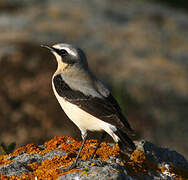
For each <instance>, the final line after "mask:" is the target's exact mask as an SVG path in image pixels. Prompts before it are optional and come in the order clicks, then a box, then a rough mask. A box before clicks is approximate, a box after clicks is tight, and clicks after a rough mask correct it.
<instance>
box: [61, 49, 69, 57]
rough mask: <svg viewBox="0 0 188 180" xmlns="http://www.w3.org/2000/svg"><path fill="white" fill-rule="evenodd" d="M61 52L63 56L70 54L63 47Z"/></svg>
mask: <svg viewBox="0 0 188 180" xmlns="http://www.w3.org/2000/svg"><path fill="white" fill-rule="evenodd" d="M59 54H60V55H61V56H65V55H67V54H68V52H67V51H66V50H65V49H61V50H60V51H59Z"/></svg>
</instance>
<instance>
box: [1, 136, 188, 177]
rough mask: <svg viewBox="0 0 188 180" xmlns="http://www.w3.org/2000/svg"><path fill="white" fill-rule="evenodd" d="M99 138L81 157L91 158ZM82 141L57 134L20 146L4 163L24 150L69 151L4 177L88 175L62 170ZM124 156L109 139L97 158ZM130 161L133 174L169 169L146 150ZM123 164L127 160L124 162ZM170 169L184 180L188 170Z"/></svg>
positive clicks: (134, 155) (38, 151)
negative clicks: (159, 164) (155, 162)
mask: <svg viewBox="0 0 188 180" xmlns="http://www.w3.org/2000/svg"><path fill="white" fill-rule="evenodd" d="M97 143H98V142H97V141H96V140H87V141H86V144H85V146H84V148H83V150H82V153H81V156H80V159H82V160H86V159H88V158H89V157H90V156H91V155H92V153H93V151H94V149H95V147H96V146H97ZM80 145H81V142H78V141H76V140H74V139H73V138H71V137H67V136H60V137H54V138H53V139H51V140H49V141H47V142H45V143H44V146H38V145H34V144H28V145H26V146H23V147H20V148H17V149H16V150H14V152H13V153H11V154H8V155H2V156H0V165H4V164H8V163H10V162H12V161H13V160H6V158H7V157H9V156H10V157H11V156H16V155H19V154H22V153H28V154H46V153H48V152H50V151H53V150H62V151H63V152H66V155H64V156H54V157H53V158H52V159H49V160H44V161H42V162H41V164H39V163H37V162H33V163H31V164H28V165H27V166H28V170H29V171H30V172H29V173H24V174H22V176H21V177H17V176H11V177H9V178H8V177H6V176H5V175H1V176H0V179H5V180H6V179H10V180H23V179H35V177H37V179H57V178H58V177H59V176H61V175H64V174H66V173H70V172H75V171H77V172H80V173H81V174H82V175H84V176H87V173H86V172H84V171H81V170H78V169H73V170H70V171H62V168H63V169H66V168H67V167H69V166H70V165H71V164H72V163H73V162H74V160H75V158H76V155H77V153H78V150H79V148H80ZM117 156H121V153H120V149H119V147H118V145H114V146H110V145H109V144H108V143H106V142H102V143H101V146H100V148H99V149H98V150H97V152H96V154H95V157H94V158H97V159H99V160H102V161H106V160H108V159H109V157H117ZM124 159H126V162H125V163H124V165H125V168H126V170H127V171H128V173H129V174H130V175H131V176H135V177H136V176H139V175H147V172H148V169H149V170H150V171H153V172H158V173H164V171H165V169H164V167H162V166H159V167H158V165H157V164H154V163H153V162H151V161H148V160H147V159H146V155H145V154H144V152H143V151H140V150H135V151H134V152H133V153H132V155H131V157H130V158H128V157H126V158H125V157H124ZM122 163H123V161H122ZM170 168H171V169H170V171H171V172H173V173H175V174H176V177H175V179H176V180H184V179H185V177H186V175H187V174H186V173H185V172H184V171H183V169H180V168H179V169H177V168H172V167H170Z"/></svg>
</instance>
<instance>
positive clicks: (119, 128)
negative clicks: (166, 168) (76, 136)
mask: <svg viewBox="0 0 188 180" xmlns="http://www.w3.org/2000/svg"><path fill="white" fill-rule="evenodd" d="M42 46H43V47H46V48H48V49H49V50H51V52H52V53H53V54H54V55H55V57H56V59H57V64H58V66H57V70H56V72H55V73H54V75H53V77H52V87H53V91H54V94H55V96H56V98H57V100H58V102H59V103H60V105H61V107H62V109H63V110H64V112H65V113H66V114H67V116H68V117H69V118H70V119H71V120H72V121H73V122H74V123H75V124H76V125H77V127H78V128H79V129H80V131H81V135H82V139H83V142H82V145H81V147H80V149H79V152H78V155H77V157H76V160H75V162H74V163H73V164H72V165H71V167H70V169H72V168H74V167H75V166H76V164H77V161H78V158H79V156H80V153H81V151H82V148H83V146H84V144H85V141H86V138H87V131H88V130H89V131H103V132H106V133H108V134H109V135H110V136H111V137H112V138H113V140H114V141H115V142H116V143H118V144H119V146H120V148H121V149H124V150H125V149H126V151H127V150H128V151H133V150H135V148H136V147H135V144H134V143H133V142H132V140H131V139H130V138H129V137H128V135H127V133H126V132H127V131H129V132H131V131H132V129H131V127H130V125H129V123H128V121H127V120H126V118H125V117H124V116H123V114H122V111H121V109H120V107H119V105H118V103H117V101H116V100H115V99H114V97H113V96H112V94H111V93H110V91H109V90H108V89H107V88H106V87H105V86H104V85H103V84H102V83H101V81H99V80H98V79H97V78H96V77H95V76H94V75H93V74H92V72H91V71H90V70H89V67H88V63H87V59H86V56H85V54H84V52H83V51H82V50H81V49H80V48H75V47H73V46H72V45H70V44H63V43H62V44H56V45H53V46H52V47H49V46H44V45H42ZM103 137H104V136H103ZM101 140H102V139H101ZM99 144H100V143H98V146H99ZM98 146H97V148H98ZM97 148H96V149H95V151H94V153H95V152H96V150H97ZM94 153H93V155H92V157H93V156H94Z"/></svg>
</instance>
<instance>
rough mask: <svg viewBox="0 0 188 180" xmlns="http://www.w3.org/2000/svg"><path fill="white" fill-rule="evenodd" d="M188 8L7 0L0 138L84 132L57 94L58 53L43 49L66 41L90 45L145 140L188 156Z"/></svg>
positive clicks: (0, 60)
mask: <svg viewBox="0 0 188 180" xmlns="http://www.w3.org/2000/svg"><path fill="white" fill-rule="evenodd" d="M187 7H188V6H187V3H186V1H175V0H174V1H173V0H169V1H157V0H156V1H146V0H127V1H125V0H116V1H113V0H103V1H101V0H93V1H88V0H83V1H79V0H69V1H62V0H41V1H38V0H29V1H26V0H14V1H12V0H2V1H0V141H1V142H5V143H6V144H8V143H11V142H13V141H16V143H17V146H20V145H23V144H26V143H43V142H44V141H46V140H48V139H50V138H52V137H54V136H60V135H70V136H73V137H75V138H77V139H79V138H80V132H79V130H78V129H77V128H76V127H75V126H74V125H73V124H72V123H71V121H70V120H68V119H67V117H66V116H65V115H64V113H63V111H62V110H61V107H60V106H59V104H58V102H57V100H56V98H55V96H54V94H53V92H52V88H51V77H52V75H53V73H54V72H55V70H56V61H55V58H54V57H53V55H51V54H50V53H49V52H48V51H47V50H45V49H42V48H41V47H40V44H48V45H52V44H56V43H60V42H66V43H71V44H74V45H76V46H79V47H81V48H83V49H84V50H85V52H86V54H87V57H88V61H89V65H90V68H91V69H92V71H93V72H94V73H95V74H96V75H97V77H99V78H100V79H101V80H102V81H103V82H105V84H106V85H107V86H108V87H109V88H110V89H111V90H112V92H113V95H114V96H115V97H116V98H117V100H118V102H119V103H120V105H121V107H122V109H123V111H124V113H125V114H126V116H127V118H128V119H129V122H130V123H131V125H132V127H133V128H134V129H135V131H136V132H137V136H138V138H139V139H146V140H148V141H151V142H153V143H155V144H157V145H159V146H163V147H169V148H171V149H174V150H177V151H178V152H180V153H182V154H183V155H185V156H186V157H188V143H187V142H188V139H187V137H188V121H187V117H188V14H187ZM91 137H92V138H96V137H95V135H92V136H91Z"/></svg>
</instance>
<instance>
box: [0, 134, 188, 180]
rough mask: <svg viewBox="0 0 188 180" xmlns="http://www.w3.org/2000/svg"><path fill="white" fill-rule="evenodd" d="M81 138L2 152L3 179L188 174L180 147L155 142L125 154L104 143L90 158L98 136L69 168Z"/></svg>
mask: <svg viewBox="0 0 188 180" xmlns="http://www.w3.org/2000/svg"><path fill="white" fill-rule="evenodd" d="M80 144H81V143H80V142H77V141H75V140H74V139H72V138H70V137H65V136H62V137H55V138H53V139H51V140H50V141H47V142H45V143H44V145H40V146H37V145H33V144H28V145H26V146H23V147H20V148H17V149H15V150H14V152H13V153H11V154H8V155H3V156H0V175H1V176H0V177H1V179H15V180H18V179H52V178H53V179H59V180H63V179H67V180H69V179H81V180H86V179H94V180H98V179H104V180H109V179H113V180H120V179H122V180H142V179H144V180H152V179H153V180H160V179H166V180H180V179H181V180H183V179H186V178H188V162H187V160H186V159H185V158H184V157H183V156H182V155H181V154H179V153H177V152H176V151H172V150H170V149H167V148H159V147H157V146H155V145H154V144H152V143H149V142H145V141H139V142H136V145H137V149H136V150H135V151H134V152H133V153H132V154H131V156H130V157H127V156H125V155H124V154H123V153H122V152H121V151H120V150H119V148H118V146H117V145H114V144H112V143H105V142H103V143H102V144H101V147H100V148H99V149H98V151H97V153H96V156H95V159H94V160H92V161H88V160H87V159H88V158H89V157H90V155H91V154H92V152H93V150H94V147H95V146H96V145H97V141H96V140H88V141H87V142H86V144H85V146H84V149H83V153H82V154H81V157H80V160H79V162H78V166H77V168H76V169H73V170H71V171H66V168H67V167H69V166H70V164H71V163H72V162H73V161H74V159H75V157H76V154H77V152H78V149H79V146H80Z"/></svg>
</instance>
